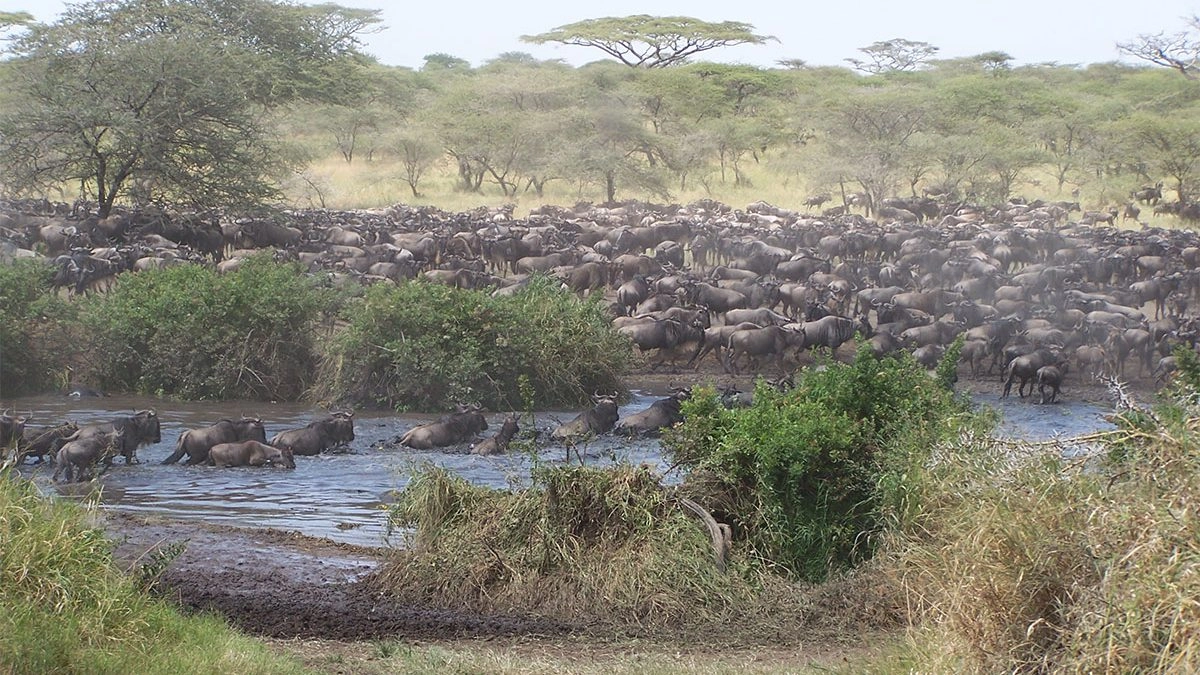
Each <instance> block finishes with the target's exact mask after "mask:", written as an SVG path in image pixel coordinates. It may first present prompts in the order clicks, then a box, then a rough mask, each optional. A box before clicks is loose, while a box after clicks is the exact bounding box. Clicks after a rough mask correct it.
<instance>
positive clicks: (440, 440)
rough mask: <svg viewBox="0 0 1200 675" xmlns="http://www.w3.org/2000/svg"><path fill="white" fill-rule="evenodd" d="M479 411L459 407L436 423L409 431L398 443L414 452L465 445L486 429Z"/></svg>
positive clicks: (477, 409) (472, 407) (486, 426)
mask: <svg viewBox="0 0 1200 675" xmlns="http://www.w3.org/2000/svg"><path fill="white" fill-rule="evenodd" d="M481 410H482V408H480V407H478V406H470V407H468V406H464V405H459V406H458V409H457V410H456V411H455V412H452V413H450V414H449V415H446V416H445V417H443V418H442V419H440V420H438V421H436V422H431V423H429V424H422V425H420V426H417V427H413V428H412V429H409V430H408V431H407V432H405V434H404V435H403V436H401V437H400V441H399V443H400V445H406V446H408V447H410V448H413V449H415V450H429V449H431V448H443V447H446V446H448V445H458V444H459V443H465V442H467V441H469V440H470V439H471V438H472V437H474V436H475V435H476V434H478V433H479V432H481V431H486V430H487V428H488V424H487V420H486V419H484V417H483V413H482V412H481Z"/></svg>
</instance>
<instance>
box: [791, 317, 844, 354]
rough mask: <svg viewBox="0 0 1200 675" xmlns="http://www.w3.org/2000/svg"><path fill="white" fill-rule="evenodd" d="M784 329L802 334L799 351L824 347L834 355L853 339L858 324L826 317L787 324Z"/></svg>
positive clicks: (839, 318) (838, 318) (840, 318)
mask: <svg viewBox="0 0 1200 675" xmlns="http://www.w3.org/2000/svg"><path fill="white" fill-rule="evenodd" d="M785 328H796V329H798V330H799V331H800V332H801V333H803V335H804V341H803V342H802V343H800V345H799V346H800V348H801V349H811V348H813V347H824V348H825V349H828V350H829V351H830V352H834V353H836V352H837V350H838V347H841V346H842V345H843V344H845V343H847V342H849V341H850V340H852V339H853V338H854V334H855V333H856V332H857V331H858V330H859V324H857V323H855V321H854V320H853V319H850V318H847V317H844V316H827V317H824V318H822V319H817V320H816V321H803V322H801V323H789V324H788V325H787V326H785Z"/></svg>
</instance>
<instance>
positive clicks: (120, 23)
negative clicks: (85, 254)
mask: <svg viewBox="0 0 1200 675" xmlns="http://www.w3.org/2000/svg"><path fill="white" fill-rule="evenodd" d="M375 14H376V13H375V12H373V11H365V10H355V9H346V8H342V7H338V6H336V5H322V6H320V7H296V6H292V5H285V4H281V3H276V2H272V1H271V0H157V1H151V0H115V1H113V2H104V3H91V4H77V5H68V7H67V10H66V11H65V12H64V13H63V15H62V16H61V17H60V18H59V20H58V21H57V22H55V23H53V24H49V25H43V24H34V25H32V26H30V28H29V30H28V32H27V33H25V34H24V35H22V36H20V37H19V38H18V39H17V40H16V41H15V43H14V44H13V46H12V47H11V48H10V50H9V51H10V53H11V54H12V55H13V56H14V57H15V58H14V59H13V60H12V61H11V64H10V65H11V73H12V79H11V87H10V91H9V94H10V101H11V106H10V108H9V109H8V110H6V111H5V114H4V115H3V116H2V117H0V172H2V174H0V175H2V176H3V180H4V183H5V185H6V186H7V187H8V188H9V189H12V190H14V191H16V192H24V193H32V192H42V193H44V192H45V191H47V190H53V189H69V188H71V187H73V186H78V188H79V191H80V195H81V196H84V197H88V198H94V199H95V200H96V202H97V204H98V209H99V214H100V215H101V216H102V217H103V216H106V215H108V213H109V212H110V211H111V210H112V208H113V205H114V204H115V203H116V202H117V200H118V199H122V198H132V197H135V196H139V195H138V193H139V191H142V190H150V191H152V193H153V198H154V199H156V200H159V201H161V202H164V203H170V204H176V205H181V206H193V207H197V208H213V207H218V206H226V207H238V206H248V205H256V204H260V203H262V202H263V201H264V200H267V199H270V198H273V197H274V196H276V195H277V186H276V182H275V180H274V179H273V176H275V175H279V174H281V173H282V171H281V167H280V166H279V162H280V161H281V160H280V159H279V157H281V156H282V154H281V153H278V152H276V151H275V147H274V146H275V139H274V136H273V135H272V133H271V131H270V129H269V125H268V123H267V119H266V114H265V113H266V112H267V111H268V110H269V109H270V108H271V107H272V106H275V105H277V104H279V103H282V102H284V101H287V100H291V99H294V98H297V97H304V96H310V95H311V96H315V95H319V94H320V93H322V92H326V91H329V92H334V93H336V92H337V91H338V89H337V88H336V87H334V86H332V84H333V83H334V82H336V81H337V79H339V78H337V77H336V76H337V74H338V73H339V72H340V71H341V70H342V69H344V68H348V67H352V66H353V64H354V59H355V57H356V55H357V52H356V49H357V46H358V42H357V39H356V35H357V34H358V33H359V32H361V31H362V30H364V29H366V28H368V27H369V26H370V25H371V24H372V23H373V22H374V21H375V20H376V19H375ZM322 82H324V83H327V84H330V85H331V86H329V87H325V86H322V85H321V83H322ZM140 196H141V198H148V197H149V195H146V194H141V195H140Z"/></svg>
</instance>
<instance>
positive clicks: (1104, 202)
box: [286, 153, 1181, 228]
mask: <svg viewBox="0 0 1200 675" xmlns="http://www.w3.org/2000/svg"><path fill="white" fill-rule="evenodd" d="M743 170H744V173H745V174H746V176H747V177H748V179H749V184H748V185H742V186H738V185H734V184H733V181H732V179H730V180H728V181H726V182H721V181H720V180H719V177H714V180H711V181H709V183H708V185H709V188H711V189H705V188H704V187H703V186H702V185H701V184H699V183H698V182H696V181H692V182H691V183H690V184H689V186H688V189H687V190H683V191H680V190H678V189H672V190H671V197H672V200H671V201H674V202H676V203H680V204H686V203H689V202H692V201H695V200H698V199H715V200H717V201H719V202H723V203H725V204H729V205H731V206H733V207H735V208H743V207H745V206H746V205H747V204H750V203H752V202H756V201H765V202H767V203H769V204H773V205H775V206H779V207H782V208H787V209H793V210H796V211H800V212H804V211H806V210H808V211H812V209H807V208H806V207H805V206H804V200H806V199H808V198H809V197H810V196H813V195H815V194H818V193H821V192H825V193H829V194H831V195H833V197H834V201H832V202H830V203H829V204H827V205H826V206H831V205H834V204H838V203H840V194H839V193H838V190H837V186H834V189H833V190H830V189H829V188H828V187H825V186H820V185H815V184H813V183H812V182H811V181H810V180H808V179H807V178H806V177H805V176H799V175H791V176H785V175H782V174H781V173H780V172H779V171H778V170H776V169H774V168H773V167H772V165H771V163H770V158H769V157H768V158H766V159H765V160H764V161H763V162H762V163H757V164H756V163H747V164H746V165H745V166H744V167H743ZM401 174H402V171H401V167H400V165H399V164H398V163H397V162H395V161H393V160H391V159H389V158H388V157H387V156H386V155H378V156H377V157H376V158H375V159H374V160H372V161H367V160H366V159H363V158H357V159H355V160H354V162H353V163H347V162H346V161H345V160H344V159H342V157H341V156H340V155H338V154H337V153H330V154H327V155H325V156H323V157H322V158H321V159H318V160H317V161H314V162H313V163H312V164H311V165H310V166H309V167H308V168H307V169H306V170H305V172H304V174H303V177H299V176H298V177H296V178H294V179H293V180H291V181H289V182H288V183H287V186H286V194H287V198H288V199H289V200H290V201H291V203H292V204H293V205H294V206H297V207H315V208H321V207H324V208H335V209H370V208H382V207H386V206H391V205H393V204H412V205H422V206H423V205H429V206H436V207H438V208H441V209H444V210H447V211H452V212H457V211H467V210H470V209H473V208H476V207H479V206H489V207H498V206H503V205H506V204H513V205H515V207H516V208H515V210H514V213H516V214H517V215H518V216H524V215H527V214H528V213H529V211H530V209H533V208H536V207H538V206H540V205H542V204H556V205H562V206H570V205H573V204H575V203H577V202H580V201H591V202H595V203H599V202H602V201H604V193H603V190H602V189H601V188H600V186H597V185H589V186H582V187H580V186H578V185H575V184H571V183H568V182H566V181H552V182H551V183H549V184H548V185H547V187H546V191H545V193H544V196H542V197H538V196H537V195H536V194H534V192H533V191H532V190H530V191H528V192H518V193H517V194H516V195H515V196H513V197H505V196H504V195H503V194H502V193H501V192H500V189H499V188H498V187H497V186H495V185H494V184H489V183H486V182H485V183H484V185H483V189H482V191H481V192H463V191H461V190H459V189H458V188H457V186H456V176H455V174H454V172H453V170H452V167H450V165H449V164H444V165H442V166H439V167H438V168H437V170H436V171H434V172H432V173H430V175H429V176H428V178H425V179H423V180H422V182H421V184H420V192H421V197H419V198H413V196H412V192H411V191H410V189H409V187H408V185H407V184H406V183H405V182H404V181H403V180H401V178H400V176H401ZM1073 187H1074V186H1073V185H1072V184H1070V183H1067V184H1066V185H1064V187H1063V189H1062V190H1061V191H1060V190H1058V189H1057V184H1056V181H1055V180H1054V178H1053V177H1052V175H1051V172H1050V171H1049V170H1041V171H1037V170H1035V171H1029V172H1027V175H1026V176H1025V180H1024V181H1022V182H1021V183H1019V184H1018V186H1017V187H1016V188H1015V190H1014V193H1015V194H1016V195H1020V196H1022V197H1025V198H1027V199H1031V200H1032V199H1044V200H1047V201H1059V200H1062V201H1075V198H1074V197H1072V195H1071V190H1072V189H1073ZM675 188H678V186H675ZM846 189H847V192H853V191H855V189H856V188H855V187H854V186H852V185H847V187H846ZM631 198H636V199H640V200H645V201H652V202H659V203H661V202H663V201H664V200H663V199H662V198H661V197H660V196H656V195H651V194H648V193H645V192H640V191H636V190H618V193H617V199H619V200H621V199H631ZM1078 201H1079V202H1080V204H1081V206H1082V207H1083V208H1084V209H1090V210H1104V209H1107V208H1109V207H1112V206H1116V207H1118V208H1121V207H1123V205H1124V204H1125V203H1126V202H1127V201H1128V187H1127V186H1126V185H1124V184H1123V183H1122V184H1116V183H1112V184H1109V183H1105V182H1103V181H1099V180H1097V181H1094V182H1092V183H1090V184H1088V185H1086V186H1084V187H1083V188H1081V190H1080V196H1079V200H1078ZM1140 208H1141V211H1142V212H1141V215H1140V218H1139V219H1140V220H1141V222H1144V223H1146V224H1147V225H1149V226H1151V227H1163V228H1175V227H1180V226H1181V224H1180V221H1179V219H1178V218H1175V217H1174V216H1164V215H1158V216H1156V215H1154V213H1153V209H1152V207H1149V206H1144V205H1140ZM1079 215H1080V214H1078V213H1075V214H1073V217H1074V218H1078V217H1079ZM1117 224H1118V226H1120V227H1125V228H1136V227H1139V224H1138V223H1135V222H1134V221H1124V222H1122V221H1121V219H1120V218H1119V217H1118V219H1117Z"/></svg>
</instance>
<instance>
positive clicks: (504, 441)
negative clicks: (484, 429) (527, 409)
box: [471, 413, 521, 455]
mask: <svg viewBox="0 0 1200 675" xmlns="http://www.w3.org/2000/svg"><path fill="white" fill-rule="evenodd" d="M520 430H521V427H520V426H519V425H518V424H517V413H512V414H510V415H509V416H508V417H505V418H504V423H503V424H501V425H500V431H497V432H496V434H495V435H493V436H491V437H489V438H486V439H484V440H483V441H481V442H479V443H477V444H475V445H474V446H472V447H471V454H472V455H502V454H504V453H505V452H507V451H508V444H509V443H510V442H512V439H513V437H514V436H516V435H517V432H518V431H520Z"/></svg>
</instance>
